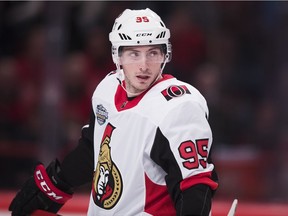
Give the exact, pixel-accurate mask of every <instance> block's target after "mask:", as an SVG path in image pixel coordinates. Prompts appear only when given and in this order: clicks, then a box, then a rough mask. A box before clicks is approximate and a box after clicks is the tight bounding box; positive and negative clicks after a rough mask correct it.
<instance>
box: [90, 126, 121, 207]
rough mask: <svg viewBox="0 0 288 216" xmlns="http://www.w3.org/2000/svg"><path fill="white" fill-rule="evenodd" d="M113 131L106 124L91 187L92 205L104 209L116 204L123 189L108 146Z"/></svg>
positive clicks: (112, 128) (111, 127)
mask: <svg viewBox="0 0 288 216" xmlns="http://www.w3.org/2000/svg"><path fill="white" fill-rule="evenodd" d="M114 129H115V127H113V126H112V125H111V124H110V123H108V124H107V126H106V129H105V132H104V135H103V138H102V142H101V147H100V152H99V157H98V163H97V166H96V170H95V172H94V178H93V185H92V196H93V200H94V203H95V204H96V205H97V206H99V207H101V208H104V209H111V208H113V207H114V206H115V205H116V204H117V202H118V201H119V199H120V197H121V194H122V189H123V184H122V177H121V174H120V172H119V170H118V168H117V166H116V165H115V164H114V162H113V160H112V157H111V148H110V146H109V144H110V140H111V135H112V132H113V130H114Z"/></svg>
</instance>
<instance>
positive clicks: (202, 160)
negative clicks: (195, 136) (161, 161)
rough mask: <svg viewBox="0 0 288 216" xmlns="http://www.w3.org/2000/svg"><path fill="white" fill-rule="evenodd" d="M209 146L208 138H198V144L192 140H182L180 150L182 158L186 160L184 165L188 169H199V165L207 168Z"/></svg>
mask: <svg viewBox="0 0 288 216" xmlns="http://www.w3.org/2000/svg"><path fill="white" fill-rule="evenodd" d="M207 147H208V139H201V140H196V144H195V143H194V142H192V141H191V140H189V141H185V142H182V143H181V144H180V146H179V148H178V151H179V154H180V156H181V158H183V159H184V160H185V161H184V162H183V166H184V167H185V168H187V169H197V168H198V167H199V165H201V166H202V167H203V168H206V166H207V156H208V150H207ZM198 155H199V156H200V157H199V156H198Z"/></svg>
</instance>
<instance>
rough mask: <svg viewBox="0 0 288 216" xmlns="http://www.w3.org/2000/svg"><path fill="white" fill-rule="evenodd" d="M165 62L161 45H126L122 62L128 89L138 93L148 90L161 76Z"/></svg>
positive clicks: (122, 54) (121, 57) (121, 58)
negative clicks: (162, 65)
mask: <svg viewBox="0 0 288 216" xmlns="http://www.w3.org/2000/svg"><path fill="white" fill-rule="evenodd" d="M163 62H164V54H163V52H162V50H161V47H160V46H159V45H151V46H129V47H124V48H123V50H122V53H121V56H120V64H121V65H122V68H123V71H124V75H125V84H126V89H127V91H128V92H130V93H133V94H138V93H141V92H143V91H145V90H147V89H148V88H149V87H150V86H151V84H153V83H154V82H155V81H156V80H157V79H160V78H161V76H159V75H160V74H161V64H162V63H163ZM128 94H129V93H128ZM128 96H129V95H128Z"/></svg>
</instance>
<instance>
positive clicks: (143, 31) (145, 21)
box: [109, 8, 172, 67]
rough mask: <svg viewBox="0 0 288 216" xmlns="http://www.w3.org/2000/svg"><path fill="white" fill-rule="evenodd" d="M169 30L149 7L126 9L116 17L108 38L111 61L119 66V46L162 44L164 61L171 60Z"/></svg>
mask: <svg viewBox="0 0 288 216" xmlns="http://www.w3.org/2000/svg"><path fill="white" fill-rule="evenodd" d="M169 38H170V31H169V29H167V28H166V26H165V24H164V23H163V21H162V20H161V18H160V17H159V16H158V15H157V14H156V13H155V12H154V11H152V10H150V9H149V8H146V9H142V10H130V9H126V10H125V11H124V12H123V13H122V14H120V16H119V17H118V18H116V20H115V23H114V25H113V28H112V31H111V32H110V34H109V40H110V41H111V43H112V58H113V62H114V63H115V64H116V66H117V67H119V48H120V47H123V46H143V45H158V44H163V45H164V51H165V58H166V62H169V61H170V60H171V56H172V49H171V44H170V42H169Z"/></svg>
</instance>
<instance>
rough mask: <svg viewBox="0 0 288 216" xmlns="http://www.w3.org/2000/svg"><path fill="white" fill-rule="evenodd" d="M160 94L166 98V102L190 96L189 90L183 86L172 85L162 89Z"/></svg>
mask: <svg viewBox="0 0 288 216" xmlns="http://www.w3.org/2000/svg"><path fill="white" fill-rule="evenodd" d="M161 93H162V95H163V96H164V97H165V98H166V100H167V101H169V100H171V99H172V98H175V97H180V96H182V95H184V94H191V93H190V91H189V89H188V88H187V86H185V85H181V86H177V85H172V86H169V87H168V88H167V89H164V90H163V91H161Z"/></svg>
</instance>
